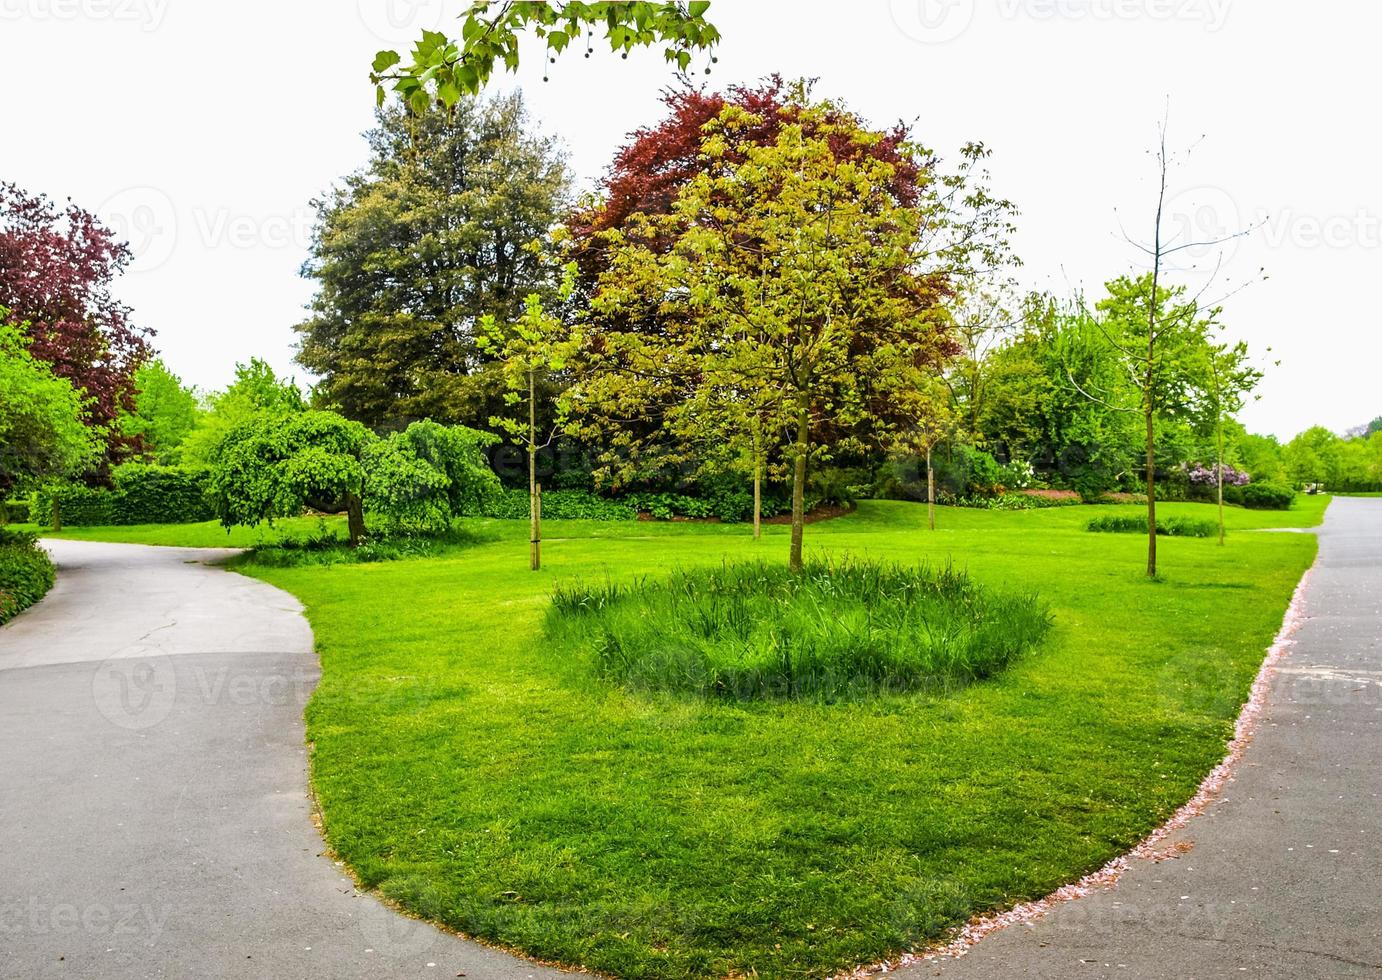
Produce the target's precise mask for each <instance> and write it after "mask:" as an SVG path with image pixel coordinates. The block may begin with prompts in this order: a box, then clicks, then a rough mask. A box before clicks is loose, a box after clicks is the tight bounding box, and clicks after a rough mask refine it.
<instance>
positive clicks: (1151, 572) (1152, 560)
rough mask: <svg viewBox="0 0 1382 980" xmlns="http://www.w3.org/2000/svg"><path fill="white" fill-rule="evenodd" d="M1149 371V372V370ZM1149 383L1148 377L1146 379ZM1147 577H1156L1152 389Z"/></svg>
mask: <svg viewBox="0 0 1382 980" xmlns="http://www.w3.org/2000/svg"><path fill="white" fill-rule="evenodd" d="M1149 373H1150V372H1149ZM1147 383H1148V385H1150V384H1151V379H1150V377H1149V378H1148V381H1147ZM1143 414H1145V415H1146V419H1147V577H1148V578H1155V577H1156V416H1155V414H1154V413H1153V411H1152V391H1151V388H1150V387H1148V389H1147V398H1146V407H1145V408H1144V409H1143Z"/></svg>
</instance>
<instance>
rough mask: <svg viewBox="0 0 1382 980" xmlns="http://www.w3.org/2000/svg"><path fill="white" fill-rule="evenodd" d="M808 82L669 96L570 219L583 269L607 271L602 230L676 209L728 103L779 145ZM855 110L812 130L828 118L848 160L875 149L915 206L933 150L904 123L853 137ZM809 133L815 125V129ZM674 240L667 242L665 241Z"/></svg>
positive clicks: (903, 200) (894, 193)
mask: <svg viewBox="0 0 1382 980" xmlns="http://www.w3.org/2000/svg"><path fill="white" fill-rule="evenodd" d="M803 88H804V86H803V84H802V83H789V82H787V81H785V80H784V79H783V78H782V77H781V76H780V75H771V76H769V77H768V78H767V79H766V80H764V81H763V82H762V83H761V84H759V85H754V86H749V85H735V86H732V87H730V88H729V89H727V90H726V91H725V92H705V91H702V90H700V89H694V88H679V89H673V90H671V91H669V92H667V93H666V94H665V95H664V96H663V100H662V101H663V104H664V105H666V107H667V116H666V117H665V118H664V119H663V120H662V121H661V122H659V123H657V124H656V125H653V126H646V127H644V128H642V129H639V130H636V131H634V133H633V134H632V135H631V136H630V139H629V142H628V143H627V144H625V145H624V146H623V147H622V148H621V149H620V150H619V152H618V153H617V154H616V155H615V157H614V162H613V163H612V164H611V165H610V168H609V171H608V172H607V173H606V175H605V178H604V181H603V182H602V187H601V188H600V192H599V194H598V195H597V198H596V199H595V200H594V201H593V202H592V203H591V204H589V205H588V206H587V207H585V208H582V209H580V210H578V211H577V212H576V213H575V215H573V217H572V218H571V220H570V222H569V227H570V230H571V235H572V238H573V240H574V244H575V258H576V262H577V265H578V267H579V268H580V270H581V272H582V274H583V275H585V276H587V277H590V278H592V279H593V278H595V277H596V276H598V275H599V273H601V272H603V271H605V269H606V268H607V265H608V258H607V256H606V253H605V249H604V248H603V247H602V244H603V240H602V238H601V233H603V232H608V231H613V230H619V229H622V228H624V227H625V226H626V225H627V223H628V221H629V219H630V218H631V217H632V216H634V215H639V214H641V215H665V214H669V213H670V212H671V210H672V204H673V202H675V201H676V198H677V193H678V192H679V191H680V190H681V189H682V188H683V187H685V186H686V185H687V184H688V183H689V182H690V181H691V179H692V178H694V177H695V176H696V175H697V174H698V173H700V172H701V170H702V169H703V167H704V161H703V158H702V154H701V144H702V143H703V142H704V140H705V132H704V129H705V126H706V125H707V124H708V123H710V122H712V121H713V120H714V119H716V118H717V117H718V116H719V115H720V113H721V112H722V111H723V110H724V108H725V106H727V105H733V106H737V107H739V108H741V109H743V110H745V111H746V112H748V113H749V114H751V115H752V116H754V117H755V118H756V119H757V120H759V121H758V122H757V123H755V124H754V125H753V127H752V130H751V131H750V132H747V133H745V134H744V137H745V139H746V140H747V141H750V142H753V143H757V144H758V145H760V146H769V145H771V144H772V143H773V142H774V141H775V140H776V139H777V136H778V133H779V132H780V131H781V129H782V127H783V126H785V125H788V124H791V123H794V122H797V121H799V116H800V113H801V107H802V105H803V104H804V103H805V101H806V99H805V98H804V96H805V93H804V92H803V91H802V89H803ZM847 116H848V114H847V113H846V112H845V111H844V110H842V109H838V108H832V109H831V110H830V112H829V113H827V114H825V115H824V116H823V117H822V118H823V122H822V123H820V124H818V123H816V122H815V121H814V119H809V120H808V121H807V126H808V130H812V131H814V130H816V129H819V128H821V126H822V125H825V126H828V127H830V129H831V132H830V133H829V141H830V146H831V149H832V150H833V151H834V152H835V154H836V156H837V157H838V158H840V159H841V160H848V159H851V158H858V157H861V156H867V157H869V158H871V159H874V160H878V161H881V162H882V163H886V164H887V165H888V166H889V168H890V172H891V173H892V178H891V181H890V186H889V188H888V190H889V193H890V195H891V197H892V198H893V199H894V200H896V201H897V202H898V203H899V204H900V205H901V206H903V207H914V206H915V205H916V203H917V200H918V198H919V196H920V195H921V193H922V190H923V186H924V185H925V183H926V182H927V180H928V179H929V171H930V169H931V168H932V167H933V166H934V162H935V161H934V159H933V157H932V155H931V154H930V153H927V152H925V151H921V152H917V150H918V148H917V147H915V146H909V144H908V133H907V128H906V127H905V126H903V125H902V124H900V123H899V124H898V125H896V126H894V127H892V128H891V129H889V130H887V131H886V132H883V133H882V134H880V138H879V139H878V141H877V142H876V143H873V144H870V145H869V146H866V147H861V146H858V145H856V144H852V143H849V142H848V141H846V140H844V139H843V138H842V137H841V136H840V135H838V134H839V133H840V132H842V131H845V130H846V129H847V125H845V124H847V123H849V122H851V121H853V120H852V119H851V118H847ZM807 135H808V136H810V135H811V132H810V131H808V133H807ZM667 244H668V243H663V245H664V247H665V246H666V245H667Z"/></svg>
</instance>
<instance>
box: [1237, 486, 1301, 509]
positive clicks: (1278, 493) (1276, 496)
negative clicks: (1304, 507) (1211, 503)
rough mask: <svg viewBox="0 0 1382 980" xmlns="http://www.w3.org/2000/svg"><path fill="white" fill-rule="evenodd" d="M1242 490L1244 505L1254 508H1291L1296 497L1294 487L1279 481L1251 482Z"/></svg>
mask: <svg viewBox="0 0 1382 980" xmlns="http://www.w3.org/2000/svg"><path fill="white" fill-rule="evenodd" d="M1241 492H1242V495H1243V506H1244V507H1248V508H1250V509H1252V510H1290V509H1291V504H1293V503H1294V502H1295V499H1296V492H1295V491H1294V490H1293V489H1291V488H1290V487H1286V486H1282V485H1281V484H1279V483H1249V484H1248V485H1247V486H1245V487H1242V488H1241ZM1235 496H1236V495H1235ZM1225 499H1227V494H1225Z"/></svg>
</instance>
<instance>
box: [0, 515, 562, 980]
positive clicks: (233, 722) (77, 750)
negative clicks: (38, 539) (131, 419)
mask: <svg viewBox="0 0 1382 980" xmlns="http://www.w3.org/2000/svg"><path fill="white" fill-rule="evenodd" d="M50 548H51V550H52V551H53V553H54V556H55V557H56V559H57V562H58V565H59V569H60V571H59V577H58V584H57V585H56V587H55V588H54V589H53V591H52V592H51V593H50V594H49V595H48V597H47V598H46V599H44V601H43V602H41V603H40V604H39V605H37V606H35V607H34V608H32V609H30V610H29V611H27V612H26V613H24V614H23V615H21V616H19V617H18V618H16V619H15V620H14V621H12V622H11V623H10V624H9V625H7V626H5V627H4V628H3V629H0V977H6V978H8V977H15V978H25V980H28V978H41V977H67V978H88V977H101V978H127V977H178V978H182V977H237V978H238V977H256V978H257V977H264V978H274V980H287V978H298V977H301V978H307V977H313V978H318V977H329V978H333V980H335V978H354V977H371V978H376V977H410V978H419V977H421V978H425V977H445V978H453V977H456V976H458V975H462V974H464V975H466V976H467V977H469V978H471V980H489V978H527V977H553V976H558V975H559V974H557V972H556V971H552V970H546V969H543V968H540V967H536V966H533V965H532V964H529V963H526V962H524V961H521V960H517V959H515V958H512V957H509V956H506V955H504V954H503V953H499V952H495V951H491V950H488V949H485V948H484V947H481V946H478V945H476V944H473V943H468V942H464V941H462V940H458V939H456V938H454V937H451V936H448V935H445V934H443V933H441V932H439V931H437V930H436V929H434V928H432V927H431V926H428V925H425V924H423V923H419V922H415V921H413V920H411V919H408V918H405V917H403V916H401V915H398V914H396V913H394V912H392V911H389V910H388V909H386V908H385V907H384V906H382V905H381V904H379V903H378V902H376V901H375V900H374V899H373V898H370V897H368V896H362V895H359V894H357V893H356V891H355V889H354V887H353V886H352V884H351V882H350V880H349V879H348V878H346V877H345V876H344V875H343V874H342V872H341V870H340V869H339V868H338V867H336V866H334V865H333V864H332V862H331V861H330V860H329V859H328V858H326V857H323V856H321V851H322V842H321V838H320V837H319V836H318V835H317V833H316V831H315V829H314V828H313V824H312V821H311V811H310V803H309V800H308V797H307V794H306V772H305V769H306V758H305V750H304V746H303V728H302V709H303V704H304V703H305V701H306V699H307V697H308V695H309V694H310V693H311V690H312V688H313V686H314V685H315V683H316V680H317V665H316V658H315V657H314V656H313V654H312V634H311V631H310V630H309V629H308V626H307V622H306V620H305V619H304V618H303V617H302V612H301V607H300V606H299V605H298V603H297V601H296V600H295V599H293V598H292V597H291V596H288V595H286V594H284V593H282V592H280V591H278V590H276V589H273V588H271V587H269V586H267V585H264V584H263V583H260V582H256V581H254V580H252V579H248V578H244V577H242V576H239V575H232V574H228V573H226V572H225V571H222V570H220V569H215V568H208V567H207V566H206V565H205V564H203V563H204V562H207V561H212V560H216V559H219V558H223V557H225V556H226V555H227V554H230V552H225V551H214V550H191V549H177V548H148V547H143V546H139V545H111V544H92V543H85V542H73V541H53V542H51V543H50Z"/></svg>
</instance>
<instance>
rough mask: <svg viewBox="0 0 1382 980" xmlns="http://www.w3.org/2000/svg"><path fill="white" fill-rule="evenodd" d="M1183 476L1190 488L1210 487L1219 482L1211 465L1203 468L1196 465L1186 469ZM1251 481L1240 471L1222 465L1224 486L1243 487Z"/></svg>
mask: <svg viewBox="0 0 1382 980" xmlns="http://www.w3.org/2000/svg"><path fill="white" fill-rule="evenodd" d="M1185 475H1186V477H1187V478H1188V479H1189V480H1190V485H1191V486H1200V487H1212V486H1216V485H1217V484H1218V482H1219V473H1218V470H1217V468H1216V467H1215V466H1214V465H1213V464H1210V465H1209V466H1203V465H1200V464H1198V463H1197V464H1195V465H1194V466H1190V467H1187V468H1186V471H1185ZM1251 479H1252V477H1250V476H1248V474H1246V473H1244V472H1243V471H1242V470H1236V469H1234V468H1233V467H1232V466H1229V465H1228V464H1227V463H1225V464H1224V486H1226V487H1245V486H1247V485H1248V482H1249V481H1250V480H1251Z"/></svg>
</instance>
